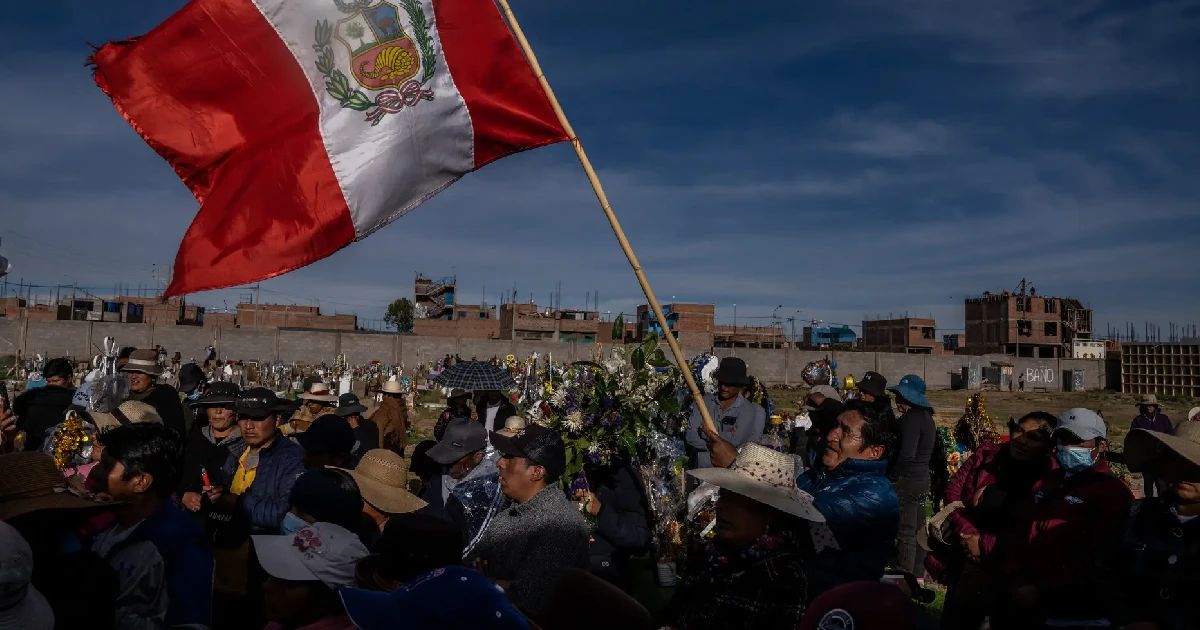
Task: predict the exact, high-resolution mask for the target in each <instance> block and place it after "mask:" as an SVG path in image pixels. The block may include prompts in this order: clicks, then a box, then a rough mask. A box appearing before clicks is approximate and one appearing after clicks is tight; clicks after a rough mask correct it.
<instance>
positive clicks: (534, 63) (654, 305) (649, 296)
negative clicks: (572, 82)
mask: <svg viewBox="0 0 1200 630" xmlns="http://www.w3.org/2000/svg"><path fill="white" fill-rule="evenodd" d="M497 2H498V3H499V4H500V8H501V9H502V10H503V11H504V16H505V17H506V18H508V24H509V26H510V27H511V28H512V31H513V34H514V35H516V36H517V43H519V44H520V45H521V50H522V51H524V53H525V58H526V59H528V60H529V65H530V67H531V68H533V73H534V74H536V75H537V80H538V83H540V84H541V85H542V91H544V92H545V93H546V98H548V99H550V105H551V106H553V107H554V113H555V114H556V115H557V116H558V122H559V124H561V125H562V127H563V130H564V131H566V132H567V136H568V137H569V138H570V139H571V145H572V146H574V147H575V155H576V156H578V157H579V163H580V164H582V165H583V171H584V172H585V173H587V177H588V181H590V182H591V183H592V190H593V191H594V192H595V193H596V199H598V200H599V201H600V207H601V208H603V209H604V216H606V217H608V224H609V225H610V226H612V231H613V233H614V234H616V235H617V242H618V243H620V244H621V251H623V252H625V258H627V259H629V265H630V266H631V267H633V273H634V275H636V276H637V279H638V284H640V285H642V292H643V293H645V294H646V300H648V301H649V302H650V308H651V309H654V316H655V317H657V318H658V321H660V322H665V321H667V320H666V318H665V317H663V312H662V307H661V306H659V304H658V298H656V297H654V289H651V288H650V282H649V281H648V280H646V274H645V273H643V272H642V265H641V263H639V262H638V259H637V254H634V253H633V248H632V247H630V246H629V239H627V238H625V231H624V230H622V229H621V222H620V221H617V215H615V214H613V209H612V206H611V205H609V203H608V197H607V196H606V195H605V194H604V187H603V186H601V185H600V177H599V176H597V175H596V169H594V168H592V163H591V161H590V160H588V157H587V153H586V152H584V150H583V144H581V143H580V142H579V137H578V136H576V135H575V130H574V129H572V128H571V123H570V122H569V121H568V120H567V115H566V114H565V113H563V109H562V106H561V105H559V104H558V99H557V98H555V97H554V90H552V89H550V82H549V81H547V80H546V75H545V74H544V73H543V72H542V66H541V65H539V64H538V60H537V55H535V54H533V48H532V47H530V45H529V40H527V39H525V33H524V32H523V31H522V30H521V25H520V24H519V23H517V17H516V16H515V15H513V12H512V7H510V6H508V0H497ZM666 337H667V345H668V346H670V347H671V354H672V355H674V356H675V363H676V364H677V365H678V366H679V371H681V372H683V378H684V379H686V380H687V385H688V389H689V390H691V392H692V398H693V399H695V401H696V408H697V409H699V410H700V417H701V418H702V419H703V420H704V426H706V427H708V429H709V430H711V431H714V432H715V431H716V430H717V429H716V426H715V425H713V421H712V417H711V416H710V415H709V414H708V407H707V406H706V405H705V404H704V397H703V395H701V393H700V388H699V387H698V386H697V385H696V379H695V378H693V377H692V371H691V370H689V369H688V367H687V361H686V360H685V359H684V358H683V351H682V350H680V349H679V342H678V341H676V340H675V335H673V334H671V331H670V330H667V335H666Z"/></svg>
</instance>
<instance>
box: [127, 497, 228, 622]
mask: <svg viewBox="0 0 1200 630" xmlns="http://www.w3.org/2000/svg"><path fill="white" fill-rule="evenodd" d="M105 560H106V561H107V562H108V563H109V564H111V565H112V567H113V569H114V570H115V571H116V573H117V577H118V580H119V581H120V592H119V595H118V598H117V620H118V622H117V627H119V628H164V627H171V626H178V625H187V624H195V625H201V626H209V625H211V624H212V598H213V567H214V564H213V552H212V547H211V546H210V545H209V544H208V541H207V540H205V538H204V532H203V531H202V530H201V529H200V527H199V526H198V525H197V524H196V523H195V521H194V520H192V518H191V517H190V516H188V514H187V513H185V512H184V511H183V510H182V509H180V508H179V506H177V505H175V504H174V503H173V502H170V501H168V502H166V503H164V504H163V505H162V507H160V508H159V509H158V510H157V511H155V512H154V513H153V514H151V515H150V516H149V517H147V518H146V520H144V521H142V522H141V523H139V524H138V525H137V526H136V527H135V528H134V530H133V532H132V533H130V534H129V537H128V538H126V539H125V540H123V541H121V542H119V543H117V544H116V545H115V546H113V548H112V549H110V550H109V551H108V553H107V554H106V555H105ZM164 612H165V618H164V617H163V616H162V615H163V613H164Z"/></svg>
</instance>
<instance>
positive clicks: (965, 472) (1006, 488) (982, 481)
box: [925, 442, 1052, 577]
mask: <svg viewBox="0 0 1200 630" xmlns="http://www.w3.org/2000/svg"><path fill="white" fill-rule="evenodd" d="M1009 449H1010V447H1009V445H1008V444H1007V443H1000V442H984V443H983V444H981V445H980V446H979V448H977V449H975V452H974V453H972V454H971V456H970V457H968V458H967V461H966V462H965V463H964V464H963V465H962V467H961V468H960V469H959V471H958V472H957V473H956V474H955V475H954V476H953V477H951V478H950V483H949V484H948V485H947V486H946V499H945V500H946V504H947V505H949V504H950V503H953V502H955V501H961V502H962V503H963V507H962V508H960V509H958V510H955V511H954V512H952V513H951V514H950V516H949V517H948V518H947V523H948V527H949V529H950V532H951V533H952V534H953V535H954V536H955V537H956V538H957V537H962V536H979V547H980V551H981V554H982V560H983V562H985V563H986V562H989V561H990V560H991V559H992V557H993V555H994V554H997V553H1000V552H998V551H997V544H999V542H1000V540H1001V537H1002V535H1003V534H1004V533H1006V532H1007V531H1009V529H1010V528H1011V526H1012V525H1013V524H1014V523H1015V522H1016V521H1015V520H1014V519H1015V518H1019V516H1020V515H1023V514H1027V513H1028V511H1029V509H1030V507H1032V505H1033V492H1032V488H1033V484H1034V483H1035V482H1036V481H1038V480H1039V479H1041V478H1042V477H1044V476H1045V475H1046V474H1048V473H1049V472H1050V468H1051V462H1052V460H1051V459H1050V458H1049V457H1045V458H1043V459H1042V460H1041V461H1039V462H1036V463H1033V464H1032V465H1029V466H1017V465H1015V462H1014V461H1013V460H1012V458H1011V457H1010V450H1009ZM980 488H987V489H986V490H984V493H983V496H982V497H981V498H980V502H979V503H976V502H975V495H976V494H978V492H979V489H980ZM960 553H961V552H960V550H958V549H953V550H947V549H938V550H935V552H934V553H931V554H930V555H929V556H927V557H926V559H925V567H926V569H928V570H929V572H930V573H931V574H932V575H934V576H935V577H937V576H940V575H941V574H942V573H943V572H944V571H945V569H946V567H947V566H948V565H949V564H951V562H952V561H956V560H959V559H961V558H957V557H955V555H954V554H960Z"/></svg>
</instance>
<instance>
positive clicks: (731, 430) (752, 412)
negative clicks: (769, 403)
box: [686, 394, 766, 468]
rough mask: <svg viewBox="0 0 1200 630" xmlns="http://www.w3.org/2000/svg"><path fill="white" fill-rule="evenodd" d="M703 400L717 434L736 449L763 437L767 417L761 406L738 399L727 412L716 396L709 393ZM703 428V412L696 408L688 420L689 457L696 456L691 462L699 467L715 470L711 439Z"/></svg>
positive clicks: (740, 397) (742, 398) (739, 397)
mask: <svg viewBox="0 0 1200 630" xmlns="http://www.w3.org/2000/svg"><path fill="white" fill-rule="evenodd" d="M701 400H702V402H703V404H704V405H706V406H707V407H708V415H709V416H710V417H711V418H712V421H713V424H714V425H716V429H717V433H718V434H719V435H720V436H721V437H722V438H724V439H725V440H726V441H728V442H729V443H731V444H733V445H734V446H735V447H737V448H741V447H742V445H744V444H745V443H747V442H752V441H755V440H758V439H759V438H761V437H762V434H763V429H764V428H766V417H765V414H761V413H759V411H761V410H762V407H761V406H760V405H756V404H754V403H752V402H750V401H749V400H746V399H745V398H744V397H742V396H738V397H737V398H736V399H734V401H733V404H732V405H730V407H729V409H728V410H726V409H721V402H720V401H719V400H718V399H717V395H716V394H709V395H708V396H705V397H704V398H703V399H701ZM703 425H704V420H703V418H702V417H701V415H700V409H699V408H697V407H693V408H692V415H691V416H689V417H688V427H687V436H686V441H687V445H688V447H689V449H688V450H689V451H690V453H689V454H692V455H694V457H693V458H691V461H693V462H695V463H696V468H712V456H711V455H710V454H709V452H708V440H707V439H705V435H704V433H703V432H702V431H701V430H700V427H702V426H703Z"/></svg>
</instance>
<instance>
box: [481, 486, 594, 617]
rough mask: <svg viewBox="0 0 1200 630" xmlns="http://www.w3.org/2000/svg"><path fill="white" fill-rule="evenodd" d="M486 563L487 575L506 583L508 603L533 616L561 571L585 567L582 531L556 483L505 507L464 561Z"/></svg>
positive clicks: (584, 528) (585, 533) (581, 523)
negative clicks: (522, 500) (477, 559)
mask: <svg viewBox="0 0 1200 630" xmlns="http://www.w3.org/2000/svg"><path fill="white" fill-rule="evenodd" d="M476 558H482V559H483V560H485V561H487V564H488V577H490V578H493V579H497V580H506V581H509V582H510V584H509V585H508V588H507V589H505V594H507V595H508V598H509V600H511V601H512V603H514V604H516V605H517V606H518V607H519V608H521V609H522V610H524V611H525V612H527V613H529V614H530V615H532V616H534V617H536V616H537V615H538V613H540V612H541V610H542V607H543V606H544V605H545V604H546V602H547V600H548V599H549V597H550V595H551V591H553V590H554V588H553V587H554V584H555V583H556V582H557V581H558V578H559V577H561V576H562V574H563V573H564V572H565V571H566V570H567V569H586V568H587V566H588V529H587V523H585V522H584V520H583V517H582V516H580V514H579V510H577V509H576V508H575V506H574V505H572V504H571V502H570V501H568V500H567V496H566V495H565V494H564V493H563V490H562V488H561V487H559V485H558V484H557V483H556V484H553V485H550V486H546V487H545V488H543V489H542V491H541V492H538V493H537V494H536V495H534V496H533V498H531V499H530V500H528V501H526V502H525V503H519V504H518V503H510V504H509V505H508V506H507V507H505V508H503V509H501V510H500V511H499V512H498V513H497V514H496V516H495V517H494V518H493V519H492V522H491V524H490V525H488V528H487V530H486V531H485V532H484V534H483V537H482V538H481V539H480V541H479V544H478V545H477V546H476V547H475V549H474V551H472V553H471V557H470V558H468V559H467V563H466V564H467V565H468V566H469V565H471V564H472V563H473V562H474V561H475V559H476Z"/></svg>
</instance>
